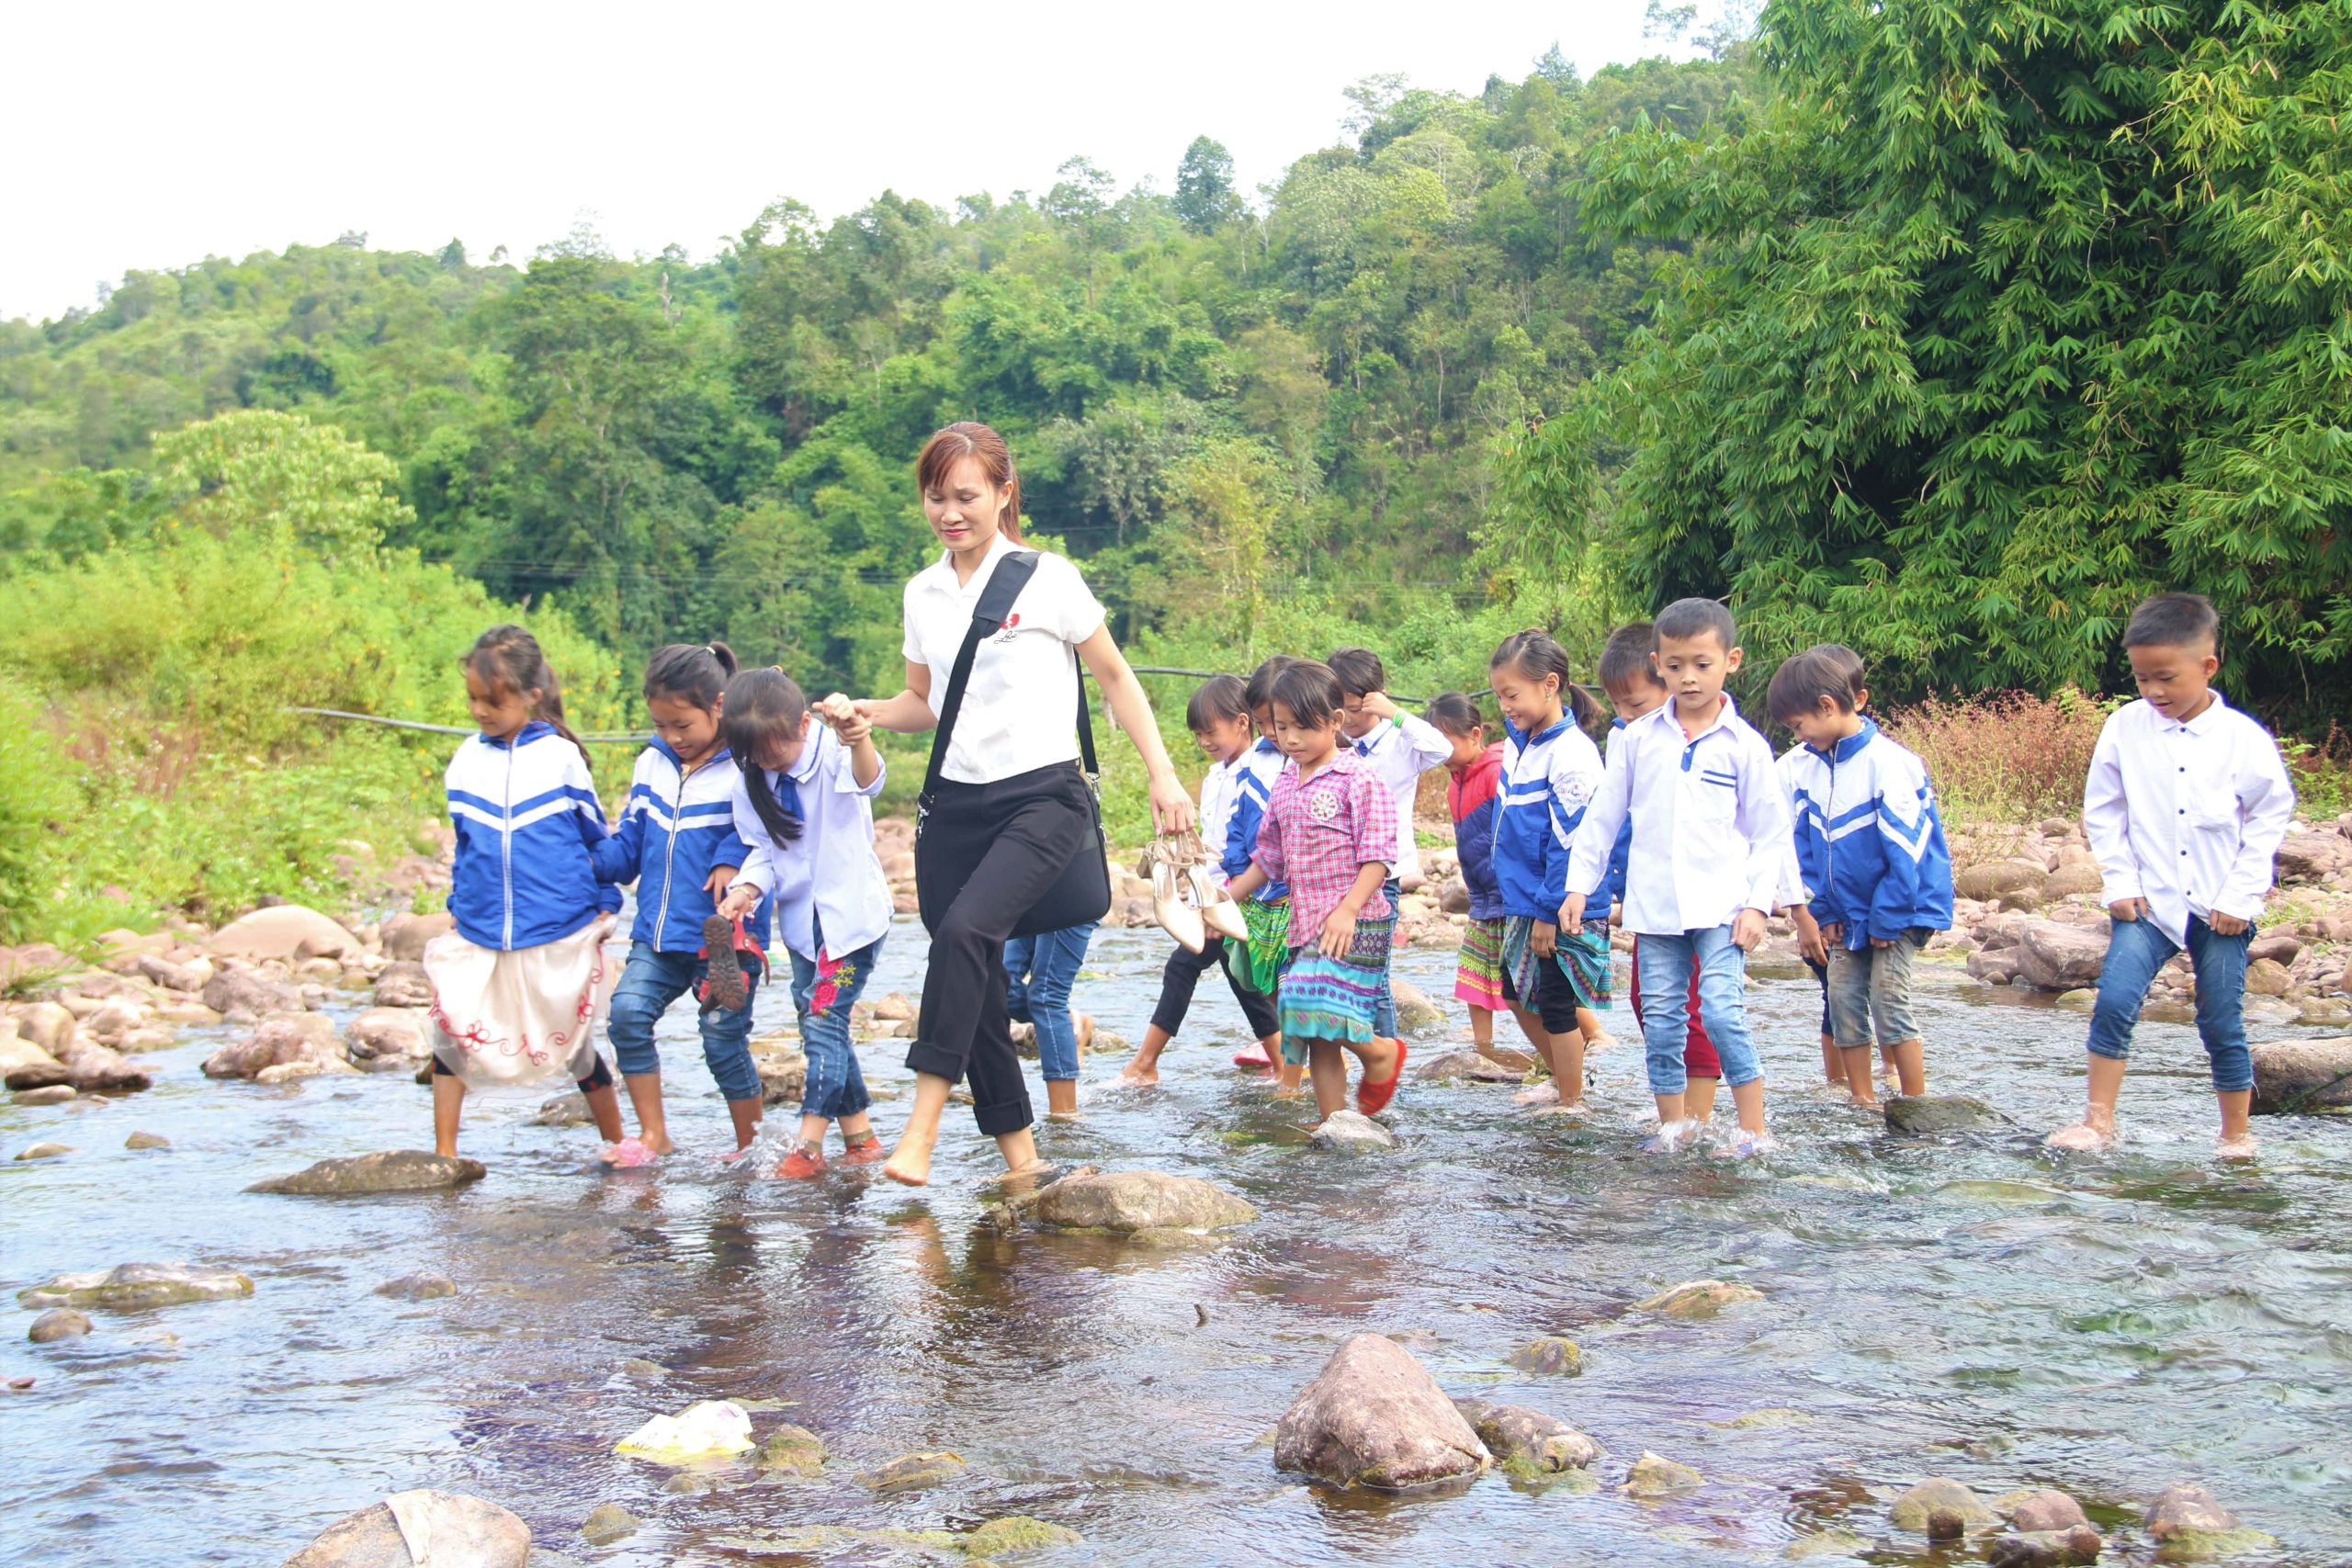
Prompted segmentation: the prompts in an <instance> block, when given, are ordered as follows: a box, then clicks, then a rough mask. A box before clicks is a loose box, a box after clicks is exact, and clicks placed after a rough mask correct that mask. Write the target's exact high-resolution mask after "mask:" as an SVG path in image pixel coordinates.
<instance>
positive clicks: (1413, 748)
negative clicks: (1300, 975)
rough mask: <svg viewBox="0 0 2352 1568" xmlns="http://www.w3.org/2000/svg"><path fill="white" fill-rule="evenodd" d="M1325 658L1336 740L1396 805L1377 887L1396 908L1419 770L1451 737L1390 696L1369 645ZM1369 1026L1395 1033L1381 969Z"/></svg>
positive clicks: (1417, 861)
mask: <svg viewBox="0 0 2352 1568" xmlns="http://www.w3.org/2000/svg"><path fill="white" fill-rule="evenodd" d="M1326 662H1328V663H1329V665H1330V667H1331V673H1332V674H1334V675H1337V676H1338V677H1339V678H1340V694H1341V695H1342V696H1344V697H1345V698H1346V699H1347V705H1346V706H1345V707H1344V708H1342V709H1340V740H1341V743H1342V744H1344V745H1345V746H1347V747H1348V749H1349V750H1352V751H1353V752H1355V754H1356V755H1357V756H1358V757H1360V758H1362V759H1363V761H1364V762H1365V763H1366V764H1367V765H1368V766H1369V767H1370V768H1371V769H1372V772H1373V776H1374V777H1375V778H1377V779H1379V780H1380V782H1381V783H1382V784H1386V785H1387V786H1388V795H1389V798H1390V799H1392V800H1393V801H1395V802H1396V805H1397V857H1396V858H1395V859H1394V860H1392V861H1390V862H1389V863H1388V880H1387V882H1386V883H1385V884H1384V885H1383V886H1382V888H1381V891H1382V892H1383V893H1385V895H1386V896H1387V898H1388V907H1389V908H1390V909H1392V910H1395V909H1401V908H1404V906H1403V905H1402V904H1401V903H1400V902H1399V900H1400V899H1402V898H1403V897H1404V896H1405V888H1404V882H1405V878H1406V877H1408V876H1414V875H1418V874H1419V873H1420V869H1421V854H1420V850H1419V846H1418V845H1417V844H1416V843H1415V842H1414V839H1413V800H1414V797H1415V796H1417V795H1419V794H1420V789H1421V775H1422V774H1423V773H1428V772H1429V771H1430V770H1431V769H1432V768H1442V767H1443V766H1444V765H1445V763H1446V760H1447V759H1448V758H1450V757H1452V756H1453V741H1451V740H1448V739H1446V738H1445V736H1444V735H1443V734H1442V733H1441V732H1440V731H1439V729H1438V728H1437V726H1435V725H1433V724H1431V723H1430V722H1429V721H1428V720H1427V719H1425V718H1422V717H1420V716H1418V715H1415V714H1409V713H1407V712H1405V710H1404V709H1402V708H1400V707H1398V706H1397V704H1396V703H1395V702H1394V701H1393V700H1391V698H1390V697H1389V695H1388V671H1387V669H1386V668H1385V666H1384V665H1382V663H1381V662H1380V655H1378V654H1376V653H1374V652H1373V651H1372V649H1368V648H1342V649H1336V650H1334V651H1333V653H1332V655H1331V657H1330V658H1329V660H1327V661H1326ZM1372 1029H1373V1032H1374V1034H1377V1035H1379V1036H1380V1037H1381V1038H1382V1039H1384V1040H1385V1039H1391V1038H1393V1037H1395V1035H1396V1033H1397V994H1396V992H1395V991H1393V990H1391V989H1390V988H1389V983H1388V976H1387V973H1386V972H1385V971H1383V972H1382V974H1381V976H1380V995H1379V997H1378V998H1376V1000H1375V1001H1374V1005H1373V1021H1372Z"/></svg>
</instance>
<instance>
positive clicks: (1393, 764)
mask: <svg viewBox="0 0 2352 1568" xmlns="http://www.w3.org/2000/svg"><path fill="white" fill-rule="evenodd" d="M1340 739H1342V740H1346V742H1347V746H1348V749H1349V750H1352V751H1353V752H1354V753H1355V754H1356V755H1357V756H1359V757H1362V758H1363V760H1364V761H1366V762H1367V763H1369V764H1371V767H1372V771H1373V773H1374V775H1375V776H1376V777H1377V778H1378V779H1379V780H1380V782H1381V783H1382V784H1386V785H1387V786H1388V797H1389V798H1390V799H1391V800H1393V801H1395V802H1396V803H1397V858H1396V859H1395V860H1392V861H1390V862H1389V863H1388V874H1389V875H1390V876H1392V877H1395V878H1397V880H1399V881H1402V880H1403V879H1404V878H1406V877H1408V876H1415V875H1419V874H1420V869H1421V852H1420V849H1419V846H1418V845H1416V844H1415V843H1414V841H1413V802H1414V800H1415V798H1416V797H1418V796H1419V794H1420V791H1421V775H1422V774H1423V773H1428V772H1429V771H1430V769H1431V768H1434V767H1436V766H1438V765H1439V764H1440V763H1442V762H1443V761H1445V760H1446V759H1447V758H1449V757H1451V756H1453V741H1451V740H1448V739H1446V738H1445V735H1444V733H1443V732H1442V731H1441V730H1440V729H1439V728H1437V726H1435V725H1433V724H1431V723H1430V722H1429V721H1428V720H1426V719H1419V718H1415V717H1414V716H1412V715H1411V714H1408V713H1400V714H1398V715H1397V716H1396V717H1395V718H1393V719H1390V720H1388V721H1387V722H1385V723H1384V724H1382V725H1381V726H1380V728H1377V729H1375V730H1374V731H1373V732H1372V733H1371V734H1369V735H1367V736H1365V737H1364V738H1363V739H1361V740H1348V739H1347V738H1346V737H1345V736H1344V735H1343V736H1341V737H1340Z"/></svg>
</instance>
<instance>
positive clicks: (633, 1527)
mask: <svg viewBox="0 0 2352 1568" xmlns="http://www.w3.org/2000/svg"><path fill="white" fill-rule="evenodd" d="M644 1522H645V1521H644V1520H643V1519H640V1518H639V1517H637V1516H636V1515H635V1514H632V1513H630V1512H629V1511H628V1509H627V1508H624V1507H622V1506H620V1505H619V1504H618V1503H605V1504H602V1505H600V1506H596V1507H594V1508H591V1509H590V1510H589V1511H588V1517H586V1518H584V1519H582V1520H581V1521H580V1534H581V1537H582V1539H583V1540H586V1541H587V1542H588V1544H589V1545H591V1546H610V1545H611V1544H612V1543H613V1542H614V1541H616V1540H627V1539H628V1538H629V1537H630V1536H633V1535H635V1534H636V1533H637V1527H638V1526H639V1525H641V1524H643V1523H644Z"/></svg>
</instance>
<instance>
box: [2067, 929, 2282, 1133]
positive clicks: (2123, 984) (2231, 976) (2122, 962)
mask: <svg viewBox="0 0 2352 1568" xmlns="http://www.w3.org/2000/svg"><path fill="white" fill-rule="evenodd" d="M2253 945H2254V928H2253V927H2252V926H2251V925H2249V926H2247V927H2246V929H2245V930H2244V931H2240V932H2239V933H2238V934H2237V935H2235V936H2216V935H2215V934H2214V933H2213V931H2212V928H2211V927H2210V926H2208V925H2206V923H2205V922H2204V921H2203V920H2200V919H2198V918H2197V917H2196V916H2194V915H2191V916H2189V917H2188V962H2189V964H2191V965H2192V966H2193V967H2194V968H2195V970H2196V972H2197V1037H2198V1038H2199V1039H2200V1040H2202V1041H2204V1042H2205V1055H2207V1056H2208V1057H2210V1058H2211V1060H2212V1064H2213V1089H2214V1091H2215V1092H2216V1093H2219V1094H2234V1093H2236V1092H2238V1091H2239V1090H2241V1089H2252V1088H2253V1087H2254V1057H2253V1056H2252V1055H2250V1054H2249V1053H2248V1052H2247V1051H2246V1048H2245V962H2246V950H2247V949H2248V948H2250V947H2252V946H2253ZM2179 951H2180V949H2179V948H2177V947H2175V946H2174V945H2173V942H2172V938H2170V937H2168V936H2166V935H2165V933H2164V931H2162V930H2160V929H2159V928H2158V927H2157V925H2156V922H2155V921H2154V920H2152V919H2148V918H2146V917H2145V916H2142V917H2141V918H2140V919H2136V920H2113V921H2110V922H2109V930H2108V937H2107V963H2106V964H2105V966H2104V967H2102V968H2101V969H2100V970H2099V972H2098V1006H2096V1007H2094V1008H2092V1009H2091V1055H2094V1056H2108V1057H2111V1058H2113V1059H2114V1060H2116V1061H2119V1062H2120V1061H2121V1060H2123V1059H2124V1058H2125V1057H2126V1056H2128V1055H2131V1030H2132V1026H2133V1025H2135V1024H2137V1023H2138V1022H2139V1021H2140V1003H2141V1001H2142V999H2143V998H2145V997H2146V996H2147V994H2148V987H2149V985H2150V984H2151V983H2152V982H2153V981H2154V979H2155V977H2156V971H2157V970H2159V969H2162V968H2163V967H2164V966H2165V964H2169V963H2171V962H2172V956H2173V954H2174V953H2178V952H2179Z"/></svg>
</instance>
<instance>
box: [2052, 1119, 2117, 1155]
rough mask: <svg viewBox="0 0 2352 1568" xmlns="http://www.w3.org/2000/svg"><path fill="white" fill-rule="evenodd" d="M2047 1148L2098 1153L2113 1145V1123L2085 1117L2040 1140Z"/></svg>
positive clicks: (2080, 1152) (2081, 1152)
mask: <svg viewBox="0 0 2352 1568" xmlns="http://www.w3.org/2000/svg"><path fill="white" fill-rule="evenodd" d="M2041 1146H2042V1147H2044V1148H2048V1149H2072V1150H2074V1151H2075V1153H2077V1154H2098V1153H2099V1152H2100V1151H2101V1150H2104V1149H2111V1148H2113V1147H2114V1146H2115V1124H2114V1123H2113V1122H2108V1123H2106V1124H2105V1125H2103V1126H2102V1125H2101V1124H2100V1123H2098V1122H2094V1121H2092V1120H2091V1119H2090V1118H2088V1117H2086V1118H2084V1119H2083V1120H2082V1121H2080V1122H2075V1124H2074V1125H2073V1126H2071V1127H2061V1128H2059V1129H2058V1130H2057V1131H2056V1132H2054V1133H2052V1134H2050V1136H2048V1137H2046V1138H2044V1139H2042V1140H2041Z"/></svg>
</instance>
